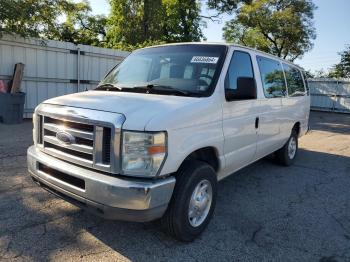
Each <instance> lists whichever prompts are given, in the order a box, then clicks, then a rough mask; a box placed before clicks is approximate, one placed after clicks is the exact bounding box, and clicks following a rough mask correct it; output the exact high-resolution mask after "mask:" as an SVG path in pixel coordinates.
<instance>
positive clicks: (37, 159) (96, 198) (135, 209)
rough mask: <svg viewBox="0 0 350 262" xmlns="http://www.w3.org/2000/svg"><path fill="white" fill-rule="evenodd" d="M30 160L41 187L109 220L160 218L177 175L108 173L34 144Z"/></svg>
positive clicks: (34, 175) (28, 155)
mask: <svg viewBox="0 0 350 262" xmlns="http://www.w3.org/2000/svg"><path fill="white" fill-rule="evenodd" d="M27 162H28V171H29V173H30V175H31V176H32V178H33V180H34V181H35V182H36V183H37V184H39V185H40V186H41V187H43V188H44V189H46V190H48V191H49V192H51V193H53V194H55V195H57V196H59V197H61V198H63V199H65V200H67V201H68V202H71V203H72V204H74V205H76V206H79V207H81V208H83V209H86V210H88V211H90V212H92V213H94V214H96V215H98V216H102V217H105V218H108V219H118V220H127V221H137V222H146V221H151V220H154V219H157V218H160V217H162V215H163V214H164V212H165V210H166V209H167V206H168V203H169V201H170V198H171V196H172V193H173V189H174V186H175V178H174V177H167V178H159V179H134V178H125V177H116V176H112V175H106V174H104V173H101V172H98V171H94V170H91V169H86V168H83V167H80V166H76V165H73V164H70V163H67V162H65V161H62V160H59V159H57V158H54V157H52V156H50V155H48V154H45V153H43V152H41V151H40V150H39V149H38V148H36V147H35V146H31V147H30V148H28V151H27ZM43 166H44V167H45V168H44V169H43V168H41V167H43ZM47 170H52V174H50V172H48V171H47ZM55 174H58V175H55ZM77 181H78V183H77ZM71 182H72V183H71Z"/></svg>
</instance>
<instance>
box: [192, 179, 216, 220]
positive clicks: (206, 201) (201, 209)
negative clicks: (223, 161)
mask: <svg viewBox="0 0 350 262" xmlns="http://www.w3.org/2000/svg"><path fill="white" fill-rule="evenodd" d="M212 200H213V189H212V186H211V183H210V182H209V181H208V180H206V179H204V180H201V181H200V182H199V183H198V184H197V186H196V187H195V189H194V191H193V193H192V196H191V199H190V203H189V208H188V221H189V222H190V224H191V226H193V227H199V226H200V225H201V224H202V223H203V222H204V220H205V219H206V218H207V216H208V214H209V210H210V207H211V203H212Z"/></svg>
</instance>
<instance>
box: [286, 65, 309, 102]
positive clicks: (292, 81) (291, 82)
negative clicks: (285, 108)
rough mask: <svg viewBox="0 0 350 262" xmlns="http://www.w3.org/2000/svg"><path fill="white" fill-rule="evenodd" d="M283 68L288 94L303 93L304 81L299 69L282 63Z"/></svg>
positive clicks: (300, 94) (296, 94) (301, 94)
mask: <svg viewBox="0 0 350 262" xmlns="http://www.w3.org/2000/svg"><path fill="white" fill-rule="evenodd" d="M283 68H284V72H285V74H286V80H287V87H288V95H289V96H303V95H305V88H304V81H303V77H302V76H301V72H300V71H299V69H297V68H295V67H292V66H290V65H287V64H283Z"/></svg>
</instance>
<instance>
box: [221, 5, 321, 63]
mask: <svg viewBox="0 0 350 262" xmlns="http://www.w3.org/2000/svg"><path fill="white" fill-rule="evenodd" d="M234 2H235V1H234ZM315 8H316V6H315V5H314V4H313V3H312V1H311V0H251V1H244V3H243V4H241V5H239V6H238V8H237V9H236V10H235V11H234V12H235V17H234V18H233V19H232V20H230V21H228V22H227V23H226V25H225V26H224V38H225V40H226V41H229V42H234V43H238V44H243V45H246V46H250V47H253V48H257V49H259V50H262V51H265V52H268V53H271V54H273V55H277V56H279V57H282V58H285V59H288V60H290V61H294V60H295V59H296V58H298V57H300V56H302V55H303V54H304V53H305V52H307V51H309V50H310V49H311V48H312V46H313V45H312V40H313V39H315V38H316V34H315V28H314V26H313V11H314V10H315Z"/></svg>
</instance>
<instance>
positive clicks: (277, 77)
mask: <svg viewBox="0 0 350 262" xmlns="http://www.w3.org/2000/svg"><path fill="white" fill-rule="evenodd" d="M257 60H258V65H259V70H260V75H261V81H262V84H263V88H264V93H265V97H268V98H272V97H281V96H285V95H286V83H285V80H284V74H283V70H282V66H281V63H280V62H278V61H276V60H273V59H268V58H265V57H260V56H258V57H257Z"/></svg>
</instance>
